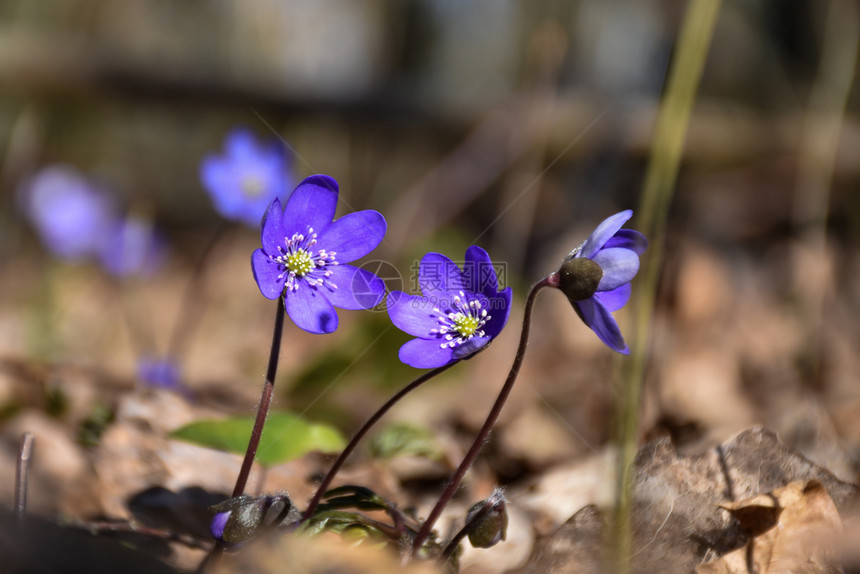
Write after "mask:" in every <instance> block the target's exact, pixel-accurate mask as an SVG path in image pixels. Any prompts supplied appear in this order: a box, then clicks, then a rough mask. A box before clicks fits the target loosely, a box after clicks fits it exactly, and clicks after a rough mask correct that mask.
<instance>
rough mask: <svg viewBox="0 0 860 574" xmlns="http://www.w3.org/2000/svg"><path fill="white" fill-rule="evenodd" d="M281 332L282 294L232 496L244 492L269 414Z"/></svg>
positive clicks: (282, 325) (282, 317)
mask: <svg viewBox="0 0 860 574" xmlns="http://www.w3.org/2000/svg"><path fill="white" fill-rule="evenodd" d="M283 332H284V296H283V295H281V296H280V298H278V309H277V311H276V312H275V328H274V332H273V333H272V349H271V351H270V352H269V366H268V368H267V369H266V382H265V383H263V394H262V396H261V397H260V404H259V405H258V407H257V418H256V420H255V421H254V428H253V429H252V430H251V438H250V440H249V441H248V449H247V450H246V451H245V459H244V460H243V461H242V468H241V469H240V470H239V476H238V477H237V478H236V486H234V487H233V498H235V497H237V496H241V495H242V494H243V493H244V492H245V485H246V484H247V483H248V476H249V475H250V474H251V466H252V465H253V464H254V457H255V456H256V455H257V447H258V446H260V439H261V438H262V436H263V426H264V425H265V424H266V417H267V416H268V414H269V406H270V405H271V404H272V395H273V394H274V391H275V375H276V374H277V372H278V357H279V355H280V352H281V336H282V334H283Z"/></svg>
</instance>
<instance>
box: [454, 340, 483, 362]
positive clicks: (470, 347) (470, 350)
mask: <svg viewBox="0 0 860 574" xmlns="http://www.w3.org/2000/svg"><path fill="white" fill-rule="evenodd" d="M492 340H493V338H492V337H473V338H471V339H469V340H468V341H466V342H465V343H463V344H462V345H460V346H459V347H457V348H456V349H454V352H452V353H451V356H452V357H453V358H455V359H468V358H469V357H471V356H472V355H474V354H475V353H477V352H478V351H480V350H481V349H483V348H484V347H486V346H487V344H488V343H489V342H490V341H492Z"/></svg>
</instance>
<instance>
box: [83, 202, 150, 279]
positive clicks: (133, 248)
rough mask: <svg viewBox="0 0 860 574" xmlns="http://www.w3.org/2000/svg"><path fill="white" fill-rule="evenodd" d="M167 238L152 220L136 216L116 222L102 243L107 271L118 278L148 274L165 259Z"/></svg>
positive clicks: (102, 252)
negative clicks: (158, 230) (157, 229)
mask: <svg viewBox="0 0 860 574" xmlns="http://www.w3.org/2000/svg"><path fill="white" fill-rule="evenodd" d="M166 254H167V247H166V244H165V241H164V238H163V237H162V236H161V235H160V234H159V233H158V232H157V231H156V229H155V228H154V227H153V224H152V221H150V220H149V219H146V218H143V217H138V216H135V215H130V216H128V217H127V218H126V219H125V220H124V221H116V222H115V223H114V224H113V225H112V226H111V228H110V230H109V232H108V234H107V236H106V237H105V240H104V242H103V243H102V245H101V249H100V254H99V255H100V257H101V263H102V266H103V267H104V268H105V270H106V271H107V272H108V273H110V274H111V275H114V276H116V277H134V276H146V275H150V274H152V273H154V272H155V271H157V270H158V268H159V267H160V266H161V264H162V263H163V262H164V260H165V257H166Z"/></svg>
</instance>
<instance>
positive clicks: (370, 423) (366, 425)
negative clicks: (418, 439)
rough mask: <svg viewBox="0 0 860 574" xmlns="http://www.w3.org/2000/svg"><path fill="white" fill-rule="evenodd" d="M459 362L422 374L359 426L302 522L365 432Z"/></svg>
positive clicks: (316, 493)
mask: <svg viewBox="0 0 860 574" xmlns="http://www.w3.org/2000/svg"><path fill="white" fill-rule="evenodd" d="M459 362H460V361H454V362H452V363H448V364H447V365H443V366H441V367H436V368H435V369H433V370H432V371H428V372H426V373H424V374H423V375H421V376H420V377H418V378H417V379H415V380H414V381H412V382H411V383H409V384H408V385H406V386H405V387H403V388H402V389H400V390H399V391H398V392H397V393H396V394H395V395H394V396H392V397H391V398H390V399H388V401H386V403H385V404H384V405H382V406H381V407H379V410H377V411H376V412H375V413H373V415H372V416H371V417H370V418H369V419H367V421H366V422H365V423H364V424H363V425H362V426H361V428H360V429H358V431H357V432H356V433H355V434H354V435H353V436H352V438H351V439H350V441H349V443H348V444H347V445H346V448H344V449H343V451H342V452H341V453H340V456H338V457H337V460H335V461H334V464H333V465H332V467H331V469H330V470H329V471H328V474H326V475H325V478H323V481H322V482H321V483H320V485H319V487H318V488H317V491H316V492H315V493H314V496H313V498H311V501H310V502H309V503H308V507H307V508H306V509H305V511H304V512H303V513H302V520H303V521H304V520H307V519H308V518H310V517H311V516H313V514H314V511H315V510H316V509H317V506H319V503H320V500H321V499H322V497H323V495H324V494H325V492H326V491H327V490H328V488H329V486H331V483H332V481H333V480H334V477H335V476H336V475H337V473H338V471H340V469H341V467H342V466H343V464H344V463H345V462H346V459H347V457H348V456H349V455H350V454H352V451H354V450H355V447H356V446H358V443H359V442H361V439H362V438H364V435H366V434H367V431H369V430H370V427H372V426H373V425H374V424H376V422H377V421H379V419H381V418H382V417H383V416H384V415H385V413H387V412H388V410H389V409H391V407H393V406H394V405H395V404H397V402H398V401H399V400H400V399H402V398H403V397H404V396H406V395H407V394H409V393H410V392H412V391H413V390H415V389H417V388H418V387H419V386H421V385H422V384H424V383H426V382H427V381H429V380H430V379H432V378H433V377H435V376H436V375H439V374H441V373H444V372H445V371H447V370H448V369H450V368H451V367H453V366H454V365H456V364H457V363H459Z"/></svg>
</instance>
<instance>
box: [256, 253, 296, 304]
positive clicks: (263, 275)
mask: <svg viewBox="0 0 860 574" xmlns="http://www.w3.org/2000/svg"><path fill="white" fill-rule="evenodd" d="M251 268H252V269H253V271H254V281H256V282H257V287H259V288H260V292H261V293H262V294H263V297H265V298H266V299H277V298H278V297H280V296H281V292H282V291H283V290H284V283H286V281H287V278H286V276H285V275H284V274H283V273H284V267H283V266H282V265H279V264H277V263H275V262H274V261H272V260H271V259H269V256H268V255H266V254H265V253H263V250H262V249H257V250H255V251H254V253H253V254H252V255H251Z"/></svg>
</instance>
